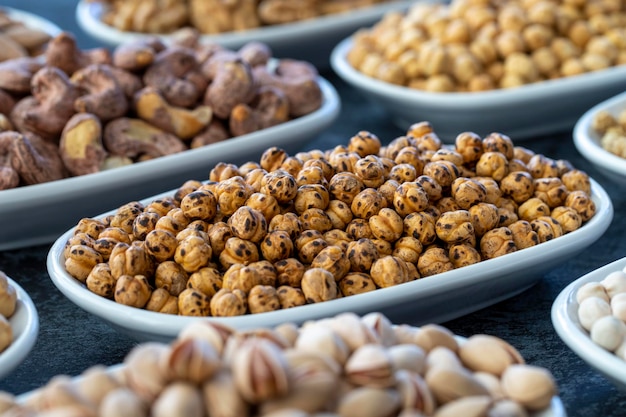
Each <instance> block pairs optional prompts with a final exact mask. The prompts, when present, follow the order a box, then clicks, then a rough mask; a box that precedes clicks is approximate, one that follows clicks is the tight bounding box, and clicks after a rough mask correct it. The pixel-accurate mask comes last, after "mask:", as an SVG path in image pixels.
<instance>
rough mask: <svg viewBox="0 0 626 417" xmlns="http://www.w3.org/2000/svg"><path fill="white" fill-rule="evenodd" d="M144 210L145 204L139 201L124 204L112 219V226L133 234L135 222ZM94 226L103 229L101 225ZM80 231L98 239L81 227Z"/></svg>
mask: <svg viewBox="0 0 626 417" xmlns="http://www.w3.org/2000/svg"><path fill="white" fill-rule="evenodd" d="M143 209H144V206H143V204H141V203H139V202H137V201H132V202H130V203H126V204H124V205H123V206H121V207H119V208H118V209H117V211H116V212H115V214H114V215H113V218H111V226H113V227H120V228H122V229H124V231H125V232H126V233H132V232H133V223H134V221H135V218H136V217H137V216H139V215H140V214H141V213H142V212H143ZM89 223H93V222H89ZM79 226H80V224H79ZM94 226H96V227H97V228H100V227H101V226H100V225H97V224H94ZM105 227H106V226H105ZM105 227H102V229H101V230H99V231H102V230H104V229H105ZM78 231H84V232H85V233H87V234H89V235H90V236H91V237H93V238H95V237H96V236H92V235H91V234H90V232H87V231H86V230H82V228H80V227H79V229H78Z"/></svg>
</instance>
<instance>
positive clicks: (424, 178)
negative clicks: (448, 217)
mask: <svg viewBox="0 0 626 417" xmlns="http://www.w3.org/2000/svg"><path fill="white" fill-rule="evenodd" d="M415 182H416V183H418V184H419V185H421V186H422V188H423V189H424V191H426V194H427V195H428V199H429V201H431V202H433V201H438V200H439V199H440V198H441V197H442V196H443V189H442V188H441V185H439V183H438V182H437V181H435V180H434V179H433V178H431V177H429V176H428V175H420V176H419V177H417V178H416V179H415Z"/></svg>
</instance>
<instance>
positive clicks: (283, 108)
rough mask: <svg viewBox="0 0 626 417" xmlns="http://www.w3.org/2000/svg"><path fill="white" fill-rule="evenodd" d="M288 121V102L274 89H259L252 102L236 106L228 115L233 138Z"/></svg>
mask: <svg viewBox="0 0 626 417" xmlns="http://www.w3.org/2000/svg"><path fill="white" fill-rule="evenodd" d="M287 120H289V102H288V101H287V97H285V94H283V92H282V91H281V90H279V89H277V88H274V87H267V86H265V87H261V88H260V89H259V93H258V94H257V96H256V97H255V98H254V100H253V101H252V102H251V103H250V104H249V105H248V104H238V105H237V106H235V108H234V109H233V111H232V112H231V115H230V131H231V132H232V134H233V135H234V136H239V135H245V134H246V133H251V132H254V131H257V130H260V129H265V128H266V127H270V126H274V125H277V124H279V123H283V122H286V121H287Z"/></svg>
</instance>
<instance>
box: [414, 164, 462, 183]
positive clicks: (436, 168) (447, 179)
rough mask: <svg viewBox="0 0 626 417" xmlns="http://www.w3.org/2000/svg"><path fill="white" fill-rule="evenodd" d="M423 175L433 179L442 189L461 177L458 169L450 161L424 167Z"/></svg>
mask: <svg viewBox="0 0 626 417" xmlns="http://www.w3.org/2000/svg"><path fill="white" fill-rule="evenodd" d="M423 173H424V175H428V176H429V177H431V178H433V179H434V180H435V181H437V183H438V184H439V185H441V187H442V188H447V187H450V186H451V185H452V183H453V182H454V180H455V179H457V178H458V177H459V176H460V175H461V171H460V170H459V168H458V167H457V166H456V165H455V164H453V163H452V162H450V161H435V162H429V163H427V164H426V165H424V172H423Z"/></svg>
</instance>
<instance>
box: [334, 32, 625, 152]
mask: <svg viewBox="0 0 626 417" xmlns="http://www.w3.org/2000/svg"><path fill="white" fill-rule="evenodd" d="M352 44H353V41H352V38H351V37H350V38H346V39H344V40H343V41H341V42H340V43H339V44H338V45H337V46H336V47H335V49H334V50H333V52H332V54H331V58H330V60H331V66H332V68H333V69H334V70H335V72H337V74H338V75H339V76H340V77H341V78H343V79H344V81H346V82H347V83H349V84H350V85H352V86H354V87H356V88H357V89H359V90H360V91H362V93H363V94H364V95H365V96H367V97H369V98H370V99H372V101H373V102H376V103H378V105H381V106H383V107H384V108H385V109H386V110H387V111H388V112H389V113H390V115H391V116H392V118H393V121H394V123H395V124H396V125H398V127H400V128H401V129H405V130H406V129H407V128H408V127H409V126H410V125H411V124H412V123H414V122H415V121H416V120H428V121H430V122H431V123H432V124H433V126H434V127H435V130H436V132H437V134H438V136H440V137H441V138H442V139H443V140H445V141H446V142H453V141H454V139H455V138H456V135H458V133H459V132H464V131H472V132H475V133H478V134H479V135H481V136H485V135H487V134H489V133H491V132H501V133H504V134H506V135H508V136H510V137H511V138H512V139H513V140H523V139H528V138H531V137H537V136H540V135H547V134H549V133H554V132H559V131H566V130H569V129H571V128H573V126H574V124H575V123H576V121H577V120H578V118H579V117H580V116H581V115H582V114H583V113H584V112H585V111H587V109H589V107H591V106H593V105H595V104H596V103H598V102H600V101H602V100H605V99H607V98H609V97H611V96H613V95H615V94H617V93H618V92H620V91H624V89H626V65H622V66H619V67H613V68H609V69H606V70H603V71H596V72H592V73H587V74H582V75H578V76H574V77H568V78H562V79H558V80H549V81H543V82H538V83H533V84H528V85H525V86H522V87H518V88H511V89H498V90H491V91H485V92H477V93H430V92H424V91H420V90H415V89H411V88H408V87H403V86H398V85H393V84H390V83H387V82H384V81H381V80H377V79H374V78H372V77H368V76H366V75H364V74H363V73H361V72H360V71H357V70H356V69H354V67H352V66H351V65H350V64H349V63H348V61H347V59H346V55H347V53H348V52H349V51H350V49H351V48H352Z"/></svg>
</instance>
